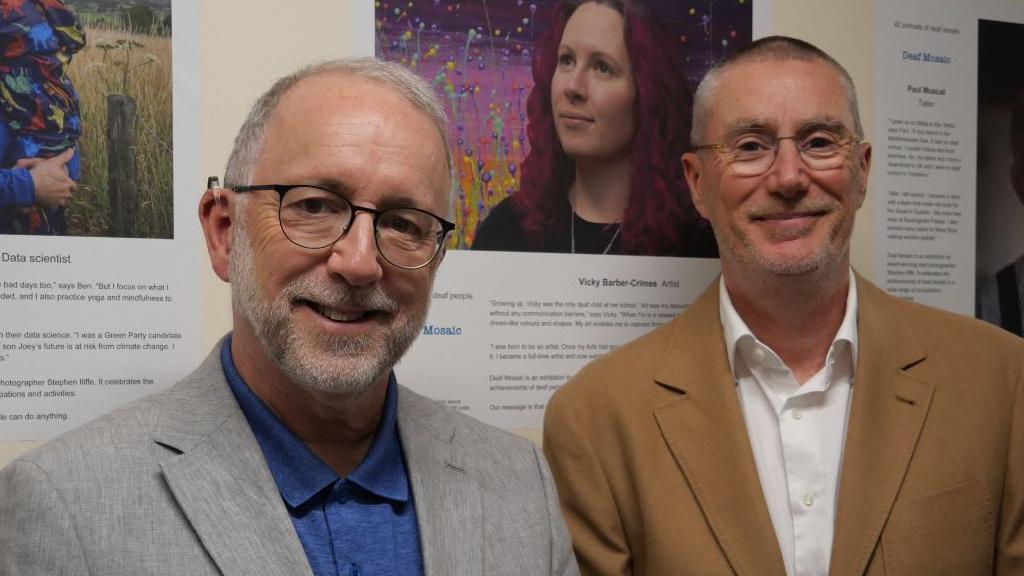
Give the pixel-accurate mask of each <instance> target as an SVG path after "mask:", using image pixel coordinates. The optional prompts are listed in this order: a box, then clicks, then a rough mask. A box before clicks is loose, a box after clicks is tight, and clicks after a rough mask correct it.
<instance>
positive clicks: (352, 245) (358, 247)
mask: <svg viewBox="0 0 1024 576" xmlns="http://www.w3.org/2000/svg"><path fill="white" fill-rule="evenodd" d="M327 269H328V271H329V272H331V273H333V274H337V275H339V276H341V277H342V278H343V279H344V280H345V281H346V282H348V283H349V284H350V285H352V286H367V285H370V284H373V283H374V282H376V281H378V280H380V279H381V276H383V274H384V267H383V258H382V257H381V255H380V252H379V251H378V250H377V239H376V238H375V237H374V230H373V215H372V214H369V213H356V217H355V219H354V220H353V221H352V226H351V227H350V228H349V230H348V232H346V233H345V235H344V236H342V237H341V238H339V239H338V241H337V242H335V243H334V245H333V246H332V247H331V256H330V258H329V259H328V260H327Z"/></svg>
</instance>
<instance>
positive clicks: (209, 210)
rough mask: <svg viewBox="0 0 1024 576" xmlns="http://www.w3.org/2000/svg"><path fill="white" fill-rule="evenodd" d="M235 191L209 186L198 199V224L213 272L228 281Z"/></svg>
mask: <svg viewBox="0 0 1024 576" xmlns="http://www.w3.org/2000/svg"><path fill="white" fill-rule="evenodd" d="M234 203H235V193H234V192H233V191H232V190H229V189H226V188H210V189H208V190H206V192H203V195H202V197H201V198H200V199H199V225H200V226H202V228H203V236H205V237H206V250H207V252H208V253H209V255H210V266H211V267H212V268H213V272H214V274H216V275H217V277H218V278H220V279H221V280H223V281H225V282H228V281H229V275H228V268H229V266H228V263H229V262H230V256H231V234H232V225H233V224H234V216H235V215H234V213H233V211H234Z"/></svg>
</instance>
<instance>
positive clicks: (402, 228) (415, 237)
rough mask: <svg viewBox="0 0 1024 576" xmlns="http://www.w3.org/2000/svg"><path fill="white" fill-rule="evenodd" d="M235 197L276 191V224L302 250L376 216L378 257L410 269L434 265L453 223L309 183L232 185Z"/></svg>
mask: <svg viewBox="0 0 1024 576" xmlns="http://www.w3.org/2000/svg"><path fill="white" fill-rule="evenodd" d="M228 187H229V188H230V189H231V190H234V191H235V192H236V193H243V192H255V191H257V190H273V191H274V192H277V194H278V196H279V197H280V202H279V204H278V211H277V215H278V221H279V222H280V224H281V231H282V232H284V235H285V237H286V238H288V240H291V242H292V243H293V244H296V245H298V246H301V247H303V248H310V249H314V250H316V249H319V248H326V247H328V246H330V245H332V244H334V243H335V242H337V241H338V240H340V239H341V238H342V237H343V236H344V235H345V234H347V233H348V231H349V230H350V229H351V228H352V224H353V223H354V222H355V220H356V214H357V213H358V212H367V213H369V214H370V215H372V216H373V232H374V238H375V239H376V242H377V250H378V251H379V252H380V255H381V256H382V257H383V258H384V260H387V261H388V262H389V263H391V264H392V265H394V266H396V267H398V268H403V269H406V270H415V269H417V268H423V267H424V266H426V265H427V264H430V263H431V262H432V261H433V260H434V258H435V257H437V254H438V253H439V252H440V251H441V247H442V246H443V245H444V238H445V236H447V234H448V233H449V232H451V231H452V230H454V229H455V225H454V224H452V223H451V222H449V221H447V220H445V219H444V218H441V217H440V216H438V215H436V214H433V213H431V212H427V211H426V210H421V209H419V208H404V207H403V208H387V209H385V210H376V209H373V208H367V207H365V206H356V205H355V204H353V203H352V202H351V201H350V200H349V199H348V198H345V197H344V196H342V195H341V194H338V193H337V192H335V191H333V190H329V189H327V188H322V187H320V186H315V185H310V184H255V185H252V186H230V185H229V186H228Z"/></svg>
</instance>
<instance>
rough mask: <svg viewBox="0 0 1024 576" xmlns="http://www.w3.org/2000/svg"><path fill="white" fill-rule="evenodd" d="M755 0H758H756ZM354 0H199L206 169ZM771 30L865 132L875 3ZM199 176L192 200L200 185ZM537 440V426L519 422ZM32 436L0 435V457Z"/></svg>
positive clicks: (789, 19)
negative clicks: (817, 73)
mask: <svg viewBox="0 0 1024 576" xmlns="http://www.w3.org/2000/svg"><path fill="white" fill-rule="evenodd" d="M367 1H368V0H367ZM755 1H757V0H755ZM356 2H357V0H305V3H304V6H303V9H302V10H288V9H285V8H283V7H282V5H281V4H280V3H277V2H247V1H242V0H217V1H216V2H202V8H201V11H202V25H201V37H202V40H201V41H202V70H201V77H200V78H201V90H202V94H201V97H200V101H201V103H202V104H201V115H202V116H201V120H202V129H201V135H202V143H201V145H202V149H203V152H202V163H203V173H204V174H206V175H211V176H212V175H218V176H220V177H222V178H223V172H224V163H225V161H226V160H227V157H228V154H229V153H230V152H231V144H232V140H233V138H234V135H235V132H236V131H237V130H238V126H239V125H240V124H241V123H242V120H243V119H244V117H245V114H246V112H248V110H249V107H250V106H251V105H252V103H253V101H254V100H255V99H256V97H257V96H258V95H259V94H260V93H261V92H262V91H263V90H265V89H266V88H267V87H268V86H269V84H270V83H271V82H273V81H274V79H276V78H278V77H280V76H283V75H284V74H287V73H288V72H290V71H292V70H294V69H295V68H296V67H298V66H300V65H302V64H305V63H308V62H311V61H314V60H322V59H325V58H331V57H336V56H344V55H349V54H355V53H357V52H358V51H359V47H358V46H356V42H358V39H357V38H356V36H355V35H353V34H352V33H351V32H349V31H350V30H351V28H350V27H349V26H352V25H355V23H354V20H356V19H360V20H366V22H365V25H366V26H372V25H373V24H372V21H370V20H369V19H367V18H365V10H360V9H356V8H353V6H355V3H356ZM772 20H773V22H772V26H771V30H772V32H773V33H777V34H787V35H791V36H797V37H799V38H803V39H805V40H808V41H810V42H813V43H815V44H817V45H818V46H821V47H822V48H823V49H824V50H826V51H827V52H829V53H830V54H832V55H833V56H835V57H836V59H838V60H839V61H840V62H842V63H843V65H844V66H846V67H847V68H848V69H849V70H850V74H851V75H853V79H854V82H855V83H856V85H857V89H858V91H859V93H860V97H861V115H862V118H863V122H864V126H865V129H866V130H867V132H868V135H869V137H870V136H871V133H872V131H873V126H874V106H873V99H874V89H875V88H874V85H875V83H874V2H873V0H861V1H857V2H849V1H847V0H775V1H774V2H773V4H772ZM201 188H202V183H201V182H196V183H195V196H194V197H193V201H195V200H197V199H198V198H199V195H200V194H201V193H202V190H201ZM871 199H872V195H871V194H870V193H869V195H868V200H867V203H866V204H865V206H864V209H862V210H861V213H860V216H859V219H858V222H857V228H856V230H855V231H854V237H853V244H854V246H853V262H854V266H855V267H856V268H857V269H858V270H860V272H861V273H863V274H865V275H867V276H868V277H869V278H870V277H872V276H873V275H874V268H873V262H874V242H873V240H872V238H871V231H872V222H871V205H870V203H871ZM196 258H197V265H199V266H200V267H201V268H202V269H203V297H202V299H203V309H202V314H203V342H204V347H205V348H210V347H212V346H213V345H214V344H215V343H216V342H217V340H218V339H219V338H220V337H221V336H222V335H223V334H224V333H225V332H226V331H227V330H229V329H230V327H231V299H230V292H229V290H228V288H227V285H226V284H224V283H223V282H221V281H220V279H218V278H217V277H216V276H214V275H213V273H212V272H211V271H210V268H209V266H208V265H207V259H206V253H205V250H204V251H203V252H202V253H200V254H197V255H196ZM516 432H517V433H519V434H521V435H523V436H525V437H527V438H529V439H531V440H533V441H535V442H539V441H540V431H539V430H516ZM38 444H39V443H38V442H6V443H5V442H0V466H3V465H4V464H6V463H7V462H9V461H10V460H11V459H13V458H15V457H16V456H17V455H18V454H21V453H23V452H25V451H27V450H29V449H31V448H32V447H34V446H37V445H38Z"/></svg>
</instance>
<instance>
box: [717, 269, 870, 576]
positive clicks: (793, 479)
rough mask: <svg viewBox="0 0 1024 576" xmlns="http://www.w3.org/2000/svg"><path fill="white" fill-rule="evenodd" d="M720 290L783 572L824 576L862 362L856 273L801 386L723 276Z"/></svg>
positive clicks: (734, 370) (731, 353)
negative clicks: (822, 355)
mask: <svg viewBox="0 0 1024 576" xmlns="http://www.w3.org/2000/svg"><path fill="white" fill-rule="evenodd" d="M719 294H720V296H721V309H720V314H721V320H722V328H723V329H724V332H725V343H726V350H727V351H728V355H729V366H730V367H731V368H732V373H733V377H734V378H735V379H736V384H737V386H736V389H737V393H738V394H739V398H740V406H741V407H742V409H743V418H744V420H745V421H746V425H747V435H748V436H749V438H750V447H751V449H752V450H753V452H754V461H755V463H756V465H757V473H758V476H759V478H760V480H761V489H762V490H763V491H764V498H765V502H766V503H767V504H768V513H769V514H770V515H771V519H772V525H773V526H774V527H775V535H776V537H777V538H778V540H779V549H780V550H781V551H782V559H783V561H784V562H785V564H786V574H787V575H788V576H819V575H821V576H823V575H825V574H828V566H829V559H830V557H831V555H832V534H833V531H834V525H835V512H836V499H837V490H838V484H839V470H840V468H841V465H842V454H843V445H844V441H845V437H846V420H847V416H848V414H849V406H850V394H851V385H852V383H853V376H854V374H853V371H854V366H856V365H857V288H856V282H855V280H854V277H853V271H852V270H851V271H850V289H849V292H848V294H847V297H846V314H845V316H844V317H843V322H842V324H841V325H840V326H839V330H838V331H837V332H836V335H835V337H834V338H833V340H832V345H831V346H830V347H829V350H828V355H827V357H826V360H825V366H824V368H822V369H821V370H820V371H819V372H818V373H817V374H815V375H814V376H812V377H811V378H810V379H809V380H807V382H805V383H804V384H803V385H800V384H799V383H797V381H796V378H795V377H794V376H793V372H792V371H791V370H790V369H789V368H788V367H787V366H786V365H785V364H784V363H783V362H782V360H781V359H780V358H779V356H778V355H777V354H776V353H775V352H774V351H773V350H772V349H771V348H769V347H768V346H766V345H765V344H764V343H763V342H761V341H760V340H758V339H757V338H756V337H755V336H754V334H753V333H752V332H751V331H750V328H748V327H747V324H746V323H745V322H744V321H743V319H742V318H740V316H739V314H738V313H737V312H736V309H735V308H734V307H733V305H732V300H731V299H730V298H729V294H728V291H727V290H726V288H725V282H724V281H720V283H719Z"/></svg>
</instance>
